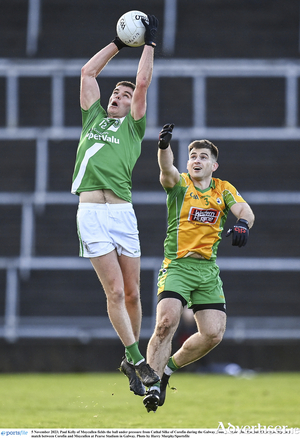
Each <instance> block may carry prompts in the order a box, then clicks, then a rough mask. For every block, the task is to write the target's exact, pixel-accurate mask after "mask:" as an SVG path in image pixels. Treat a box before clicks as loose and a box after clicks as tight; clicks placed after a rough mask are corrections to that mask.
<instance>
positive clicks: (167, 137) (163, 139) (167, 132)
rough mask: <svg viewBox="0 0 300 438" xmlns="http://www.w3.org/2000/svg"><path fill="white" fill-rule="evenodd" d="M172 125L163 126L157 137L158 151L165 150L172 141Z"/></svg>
mask: <svg viewBox="0 0 300 438" xmlns="http://www.w3.org/2000/svg"><path fill="white" fill-rule="evenodd" d="M174 126H175V125H174V123H168V124H167V125H164V126H163V129H162V130H161V131H160V133H159V137H158V139H159V140H158V147H159V149H167V147H168V146H169V144H170V141H171V139H172V131H173V128H174Z"/></svg>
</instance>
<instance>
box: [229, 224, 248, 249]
mask: <svg viewBox="0 0 300 438" xmlns="http://www.w3.org/2000/svg"><path fill="white" fill-rule="evenodd" d="M230 234H232V245H233V246H238V247H239V248H241V247H242V246H245V245H246V243H247V241H248V237H249V226H248V222H247V221H246V220H245V219H239V220H238V221H237V223H236V224H235V225H234V227H233V228H230V229H229V230H228V231H227V233H226V237H228V236H230Z"/></svg>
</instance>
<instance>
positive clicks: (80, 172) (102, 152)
mask: <svg viewBox="0 0 300 438" xmlns="http://www.w3.org/2000/svg"><path fill="white" fill-rule="evenodd" d="M81 111H82V132H81V137H80V141H79V145H78V149H77V155H76V162H75V169H74V173H73V180H72V181H73V183H72V189H71V193H73V194H77V195H79V194H80V193H81V192H87V191H92V190H101V189H110V190H112V191H113V192H114V193H115V194H116V195H117V196H118V197H119V198H121V199H124V200H125V201H127V202H131V188H132V181H131V178H132V171H133V168H134V166H135V163H136V161H137V159H138V157H139V156H140V154H141V143H142V139H143V137H144V135H145V130H146V116H144V117H142V118H141V119H140V120H134V119H133V118H132V116H131V114H130V113H129V114H127V116H126V117H123V118H121V119H111V118H109V117H107V113H106V111H105V110H104V109H103V107H102V106H101V104H100V100H98V101H96V102H95V103H94V104H93V105H92V106H91V107H90V108H89V109H88V110H87V111H86V110H83V109H81Z"/></svg>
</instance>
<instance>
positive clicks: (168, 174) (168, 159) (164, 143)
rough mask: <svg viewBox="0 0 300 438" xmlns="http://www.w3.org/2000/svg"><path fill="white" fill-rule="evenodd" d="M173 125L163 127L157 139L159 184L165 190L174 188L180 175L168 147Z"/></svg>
mask: <svg viewBox="0 0 300 438" xmlns="http://www.w3.org/2000/svg"><path fill="white" fill-rule="evenodd" d="M173 128H174V123H169V124H166V125H164V126H163V128H162V130H161V131H160V133H159V137H158V155H157V157H158V165H159V168H160V183H161V185H162V186H163V187H165V188H171V187H174V186H175V184H177V183H178V181H179V178H180V174H179V171H178V169H177V168H176V167H175V166H174V164H173V162H174V155H173V152H172V149H171V146H170V142H171V139H172V131H173Z"/></svg>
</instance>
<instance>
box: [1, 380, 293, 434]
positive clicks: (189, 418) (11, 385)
mask: <svg viewBox="0 0 300 438" xmlns="http://www.w3.org/2000/svg"><path fill="white" fill-rule="evenodd" d="M170 383H171V386H176V388H177V390H176V391H175V390H173V391H172V390H171V389H168V392H167V399H166V403H165V405H164V406H163V407H161V408H159V409H158V410H157V412H156V413H153V412H151V413H147V412H146V409H145V408H144V406H143V403H142V397H138V396H135V395H133V393H131V392H130V391H129V388H128V381H127V379H126V378H125V376H123V375H122V374H121V373H101V374H100V373H99V374H2V375H1V376H0V391H1V401H0V428H2V429H3V428H28V429H33V428H52V429H53V428H66V429H70V428H75V429H83V428H95V429H100V428H101V429H102V428H103V429H105V428H109V429H110V428H114V429H120V428H124V429H125V428H126V429H130V428H138V429H140V428H144V429H148V428H156V429H157V428H167V429H181V428H182V429H190V428H197V429H203V428H217V427H218V425H219V422H222V423H223V424H224V426H225V427H227V426H228V423H231V424H233V425H237V426H240V427H241V426H244V425H250V426H256V425H258V424H259V423H260V424H261V425H265V426H269V425H272V426H276V425H281V426H288V427H300V418H299V406H300V391H299V387H300V373H299V374H298V373H270V374H257V375H255V376H254V377H253V378H251V379H246V378H236V377H230V376H224V375H203V374H190V373H183V372H182V373H180V372H178V373H177V374H175V375H174V376H172V378H171V381H170Z"/></svg>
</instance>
